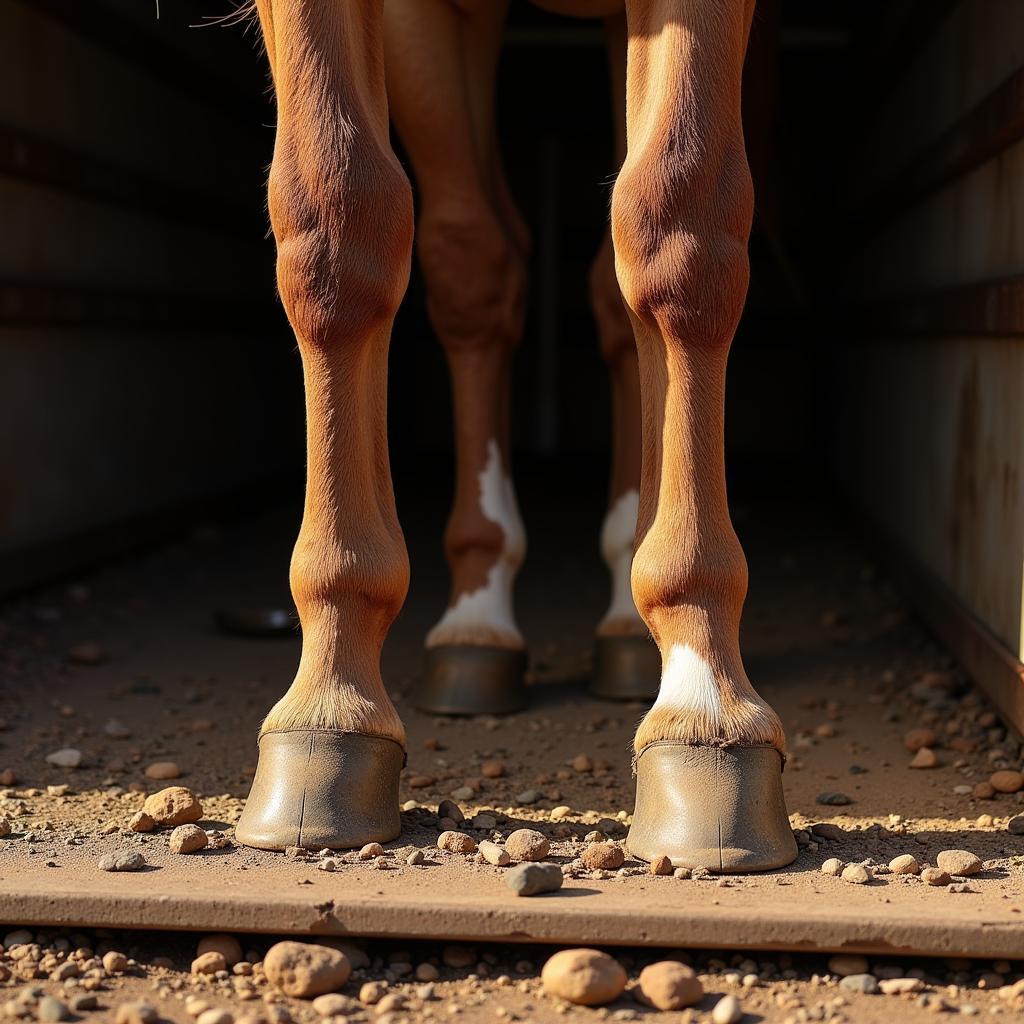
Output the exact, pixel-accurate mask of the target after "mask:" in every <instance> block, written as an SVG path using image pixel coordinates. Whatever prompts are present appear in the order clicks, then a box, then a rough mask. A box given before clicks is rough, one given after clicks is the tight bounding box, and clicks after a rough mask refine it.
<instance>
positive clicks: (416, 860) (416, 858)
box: [405, 850, 426, 867]
mask: <svg viewBox="0 0 1024 1024" xmlns="http://www.w3.org/2000/svg"><path fill="white" fill-rule="evenodd" d="M425 860H426V857H425V856H424V854H423V851H422V850H413V851H412V853H410V854H409V856H408V857H406V858H405V863H406V864H408V865H409V866H410V867H415V866H416V865H417V864H422V863H423V862H424V861H425Z"/></svg>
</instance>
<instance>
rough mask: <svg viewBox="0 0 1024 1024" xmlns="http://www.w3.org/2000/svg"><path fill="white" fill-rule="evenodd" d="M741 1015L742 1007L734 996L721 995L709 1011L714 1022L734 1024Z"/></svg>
mask: <svg viewBox="0 0 1024 1024" xmlns="http://www.w3.org/2000/svg"><path fill="white" fill-rule="evenodd" d="M742 1017H743V1007H742V1005H741V1004H740V1001H739V1000H738V999H737V998H736V997H735V996H722V998H721V999H719V1000H718V1002H717V1003H715V1008H714V1009H713V1010H712V1011H711V1019H712V1020H713V1021H714V1022H715V1024H736V1022H737V1021H739V1020H740V1019H741V1018H742Z"/></svg>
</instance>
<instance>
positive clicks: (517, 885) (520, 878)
mask: <svg viewBox="0 0 1024 1024" xmlns="http://www.w3.org/2000/svg"><path fill="white" fill-rule="evenodd" d="M505 884H506V885H507V886H508V887H509V888H510V889H511V890H512V891H513V892H514V893H515V894H516V895H517V896H537V895H539V894H540V893H543V892H554V891H555V890H556V889H561V888H562V869H561V867H559V865H557V864H534V863H531V862H529V861H527V862H525V863H523V864H517V865H516V866H515V867H514V868H511V869H510V870H509V871H508V872H507V873H506V875H505Z"/></svg>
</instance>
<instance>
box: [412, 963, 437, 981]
mask: <svg viewBox="0 0 1024 1024" xmlns="http://www.w3.org/2000/svg"><path fill="white" fill-rule="evenodd" d="M414 977H415V978H416V980H417V981H437V979H438V978H440V977H441V972H440V971H439V970H438V969H437V968H436V967H435V966H434V965H433V964H428V963H423V964H417V966H416V970H415V971H414Z"/></svg>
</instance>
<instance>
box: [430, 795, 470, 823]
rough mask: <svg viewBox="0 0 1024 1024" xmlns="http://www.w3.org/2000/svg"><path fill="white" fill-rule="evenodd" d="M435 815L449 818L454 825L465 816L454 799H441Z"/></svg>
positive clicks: (463, 819) (464, 818) (460, 821)
mask: <svg viewBox="0 0 1024 1024" xmlns="http://www.w3.org/2000/svg"><path fill="white" fill-rule="evenodd" d="M470 795H472V794H470ZM437 816H438V817H439V818H451V820H452V821H454V822H455V824H456V825H459V824H461V823H462V822H463V821H465V820H466V816H465V815H464V814H463V813H462V808H461V807H460V806H459V805H458V804H457V803H456V802H455V801H454V800H442V801H441V802H440V803H439V804H438V805H437Z"/></svg>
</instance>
